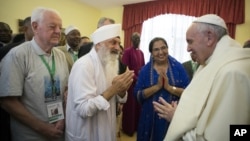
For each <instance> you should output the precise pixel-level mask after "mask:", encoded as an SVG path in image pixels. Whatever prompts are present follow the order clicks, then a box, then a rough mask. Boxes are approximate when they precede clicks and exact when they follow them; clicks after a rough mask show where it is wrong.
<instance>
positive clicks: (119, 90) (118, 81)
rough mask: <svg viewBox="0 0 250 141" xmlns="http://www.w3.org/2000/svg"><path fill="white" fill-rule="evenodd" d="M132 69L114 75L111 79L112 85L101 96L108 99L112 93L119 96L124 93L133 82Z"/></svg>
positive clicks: (122, 95)
mask: <svg viewBox="0 0 250 141" xmlns="http://www.w3.org/2000/svg"><path fill="white" fill-rule="evenodd" d="M133 77H134V71H131V70H126V72H124V73H123V74H120V75H118V76H116V77H115V78H114V79H113V81H112V86H111V87H109V88H108V89H107V90H106V91H104V92H103V94H102V96H103V97H104V98H105V99H107V100H109V99H111V98H112V97H113V96H114V95H116V94H118V95H119V96H120V97H124V96H125V95H126V91H127V90H128V88H129V87H130V86H131V84H132V82H133Z"/></svg>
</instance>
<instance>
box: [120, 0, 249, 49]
mask: <svg viewBox="0 0 250 141" xmlns="http://www.w3.org/2000/svg"><path fill="white" fill-rule="evenodd" d="M166 13H172V14H183V15H190V16H195V17H199V16H202V15H204V14H217V15H218V16H220V17H222V18H223V19H224V20H225V22H226V24H227V26H228V31H229V35H230V36H231V37H232V38H235V30H236V24H242V23H244V20H245V0H158V1H150V2H144V3H137V4H130V5H124V11H123V23H122V29H123V30H124V47H128V46H131V40H130V36H131V35H132V33H133V32H139V33H141V28H142V23H143V21H145V20H147V19H149V18H152V17H154V16H157V15H160V14H166Z"/></svg>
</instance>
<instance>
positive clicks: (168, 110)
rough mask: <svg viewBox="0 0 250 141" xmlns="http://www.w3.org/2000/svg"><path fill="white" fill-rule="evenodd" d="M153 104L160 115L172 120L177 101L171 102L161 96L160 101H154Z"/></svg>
mask: <svg viewBox="0 0 250 141" xmlns="http://www.w3.org/2000/svg"><path fill="white" fill-rule="evenodd" d="M153 106H154V109H155V111H156V112H157V113H158V116H159V117H161V118H164V119H166V120H167V121H169V122H170V121H171V120H172V118H173V116H174V112H175V109H176V108H177V101H172V103H171V104H170V103H168V102H167V101H165V100H164V99H163V98H162V97H159V100H158V102H157V101H153Z"/></svg>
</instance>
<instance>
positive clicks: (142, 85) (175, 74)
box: [134, 56, 190, 141]
mask: <svg viewBox="0 0 250 141" xmlns="http://www.w3.org/2000/svg"><path fill="white" fill-rule="evenodd" d="M168 62H169V66H168V70H167V76H168V79H169V84H170V85H171V86H176V87H178V88H186V87H187V85H188V84H189V82H190V80H189V77H188V75H187V73H186V71H185V69H184V67H183V66H182V64H181V63H180V62H178V61H177V60H176V59H174V58H173V57H171V56H168ZM158 76H159V75H158V73H157V72H156V70H155V69H154V68H153V60H152V59H151V60H150V62H148V63H147V64H146V65H145V66H144V67H143V68H142V69H141V71H140V74H139V77H138V80H137V83H136V86H135V89H134V95H135V97H136V99H137V101H138V102H139V103H141V106H142V109H141V115H140V119H139V125H138V130H137V141H162V140H163V139H164V137H165V135H166V133H167V130H168V126H169V122H168V121H166V120H165V119H161V118H160V117H159V116H158V115H157V113H156V112H155V111H154V108H153V104H152V102H153V101H158V99H159V97H163V98H164V99H165V100H166V101H167V102H168V103H171V101H178V100H179V97H178V96H175V95H172V94H170V93H169V92H168V91H167V90H165V89H163V88H162V89H160V90H159V91H158V92H156V93H155V94H154V95H152V96H151V97H149V98H145V97H144V94H143V90H144V89H146V88H149V87H151V86H153V85H156V84H157V82H158Z"/></svg>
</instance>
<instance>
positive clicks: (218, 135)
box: [164, 36, 250, 141]
mask: <svg viewBox="0 0 250 141" xmlns="http://www.w3.org/2000/svg"><path fill="white" fill-rule="evenodd" d="M200 67H202V66H200ZM233 124H250V49H242V48H241V46H240V45H239V44H238V43H237V42H235V41H234V40H232V39H231V38H230V37H229V36H224V37H222V38H221V40H220V41H219V42H218V44H217V47H216V49H215V51H214V53H213V55H212V56H211V57H210V58H209V60H208V61H207V64H206V66H205V67H204V68H202V69H200V68H199V69H198V70H197V73H196V75H195V77H194V78H193V80H192V81H191V83H190V84H189V86H188V87H187V88H186V89H185V91H184V92H183V94H182V97H181V99H180V102H179V105H178V106H177V109H176V111H175V114H174V117H173V120H172V121H171V124H170V127H169V129H168V132H167V135H166V137H165V139H164V141H178V140H184V141H204V140H206V141H229V137H230V125H233Z"/></svg>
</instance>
